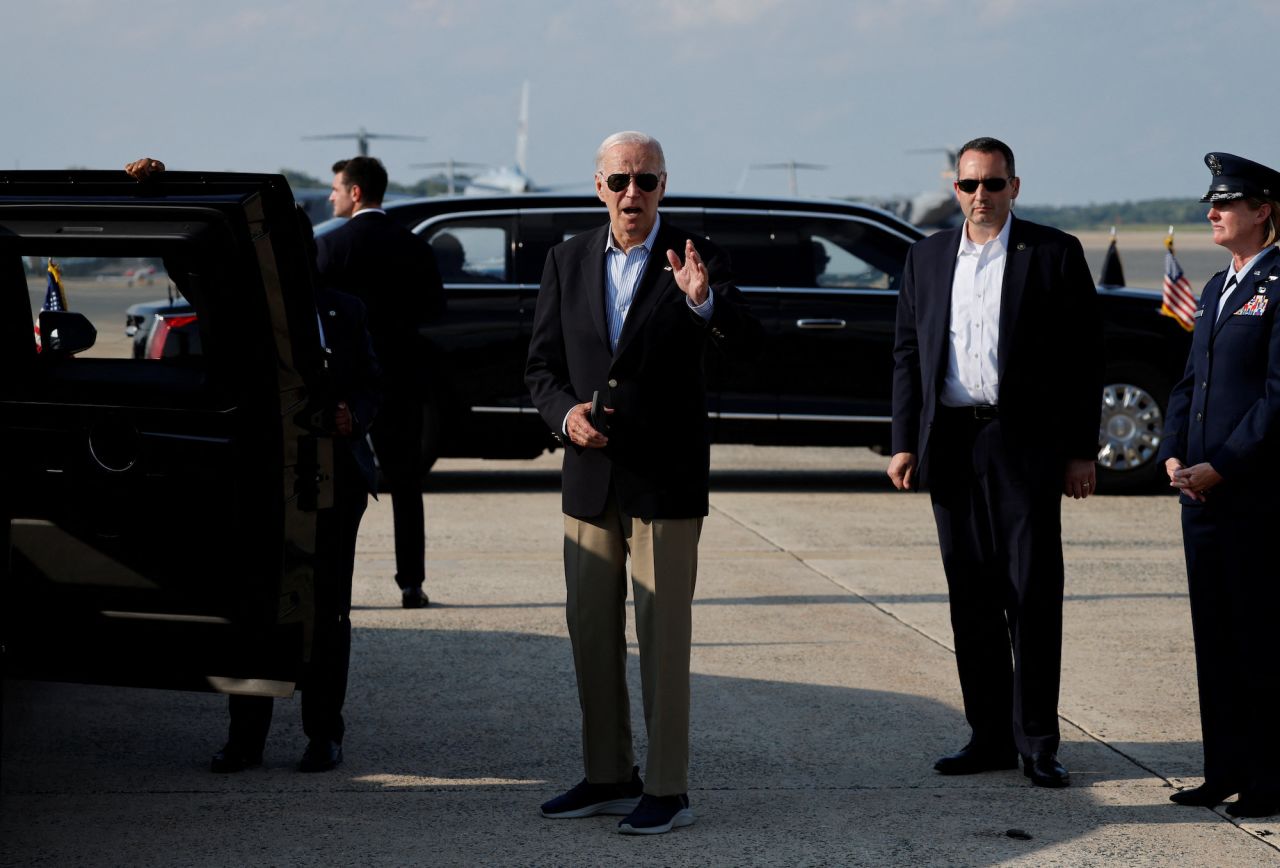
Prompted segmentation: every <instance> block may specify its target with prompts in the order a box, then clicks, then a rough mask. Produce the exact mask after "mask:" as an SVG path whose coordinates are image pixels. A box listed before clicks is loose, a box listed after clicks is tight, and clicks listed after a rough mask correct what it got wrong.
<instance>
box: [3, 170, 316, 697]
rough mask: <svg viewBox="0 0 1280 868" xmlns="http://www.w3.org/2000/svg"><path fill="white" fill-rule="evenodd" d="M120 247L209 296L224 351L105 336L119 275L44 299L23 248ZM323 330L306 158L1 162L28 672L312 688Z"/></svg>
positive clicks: (117, 308)
mask: <svg viewBox="0 0 1280 868" xmlns="http://www.w3.org/2000/svg"><path fill="white" fill-rule="evenodd" d="M112 257H121V258H124V257H147V258H150V260H151V261H160V262H163V264H164V270H165V271H166V272H167V277H168V279H170V280H172V281H173V282H174V283H175V284H176V285H177V287H178V288H179V289H180V291H181V292H182V294H183V295H184V296H185V297H186V298H187V299H188V300H189V301H190V302H191V304H192V305H193V307H194V308H195V310H196V312H197V313H198V315H199V316H198V324H199V330H200V339H201V342H202V345H203V352H202V354H200V355H196V356H190V357H184V358H158V359H135V358H132V357H131V356H132V352H131V351H130V348H129V347H128V345H127V344H126V345H125V351H124V352H123V353H122V354H120V356H119V357H103V356H104V355H106V356H110V355H111V354H110V353H105V354H104V353H103V352H101V349H102V348H101V347H98V348H96V349H95V348H94V347H93V346H92V345H93V344H94V343H95V337H94V329H93V328H92V327H91V326H92V323H91V322H90V321H89V318H87V317H86V316H85V315H84V314H82V313H79V312H78V311H79V308H78V307H77V302H81V303H83V304H85V305H86V306H87V307H89V308H93V307H94V306H95V305H96V306H97V308H98V309H99V310H100V311H101V312H102V319H103V325H102V326H101V327H99V328H98V329H97V331H98V333H99V334H102V335H104V336H105V334H106V333H107V332H108V331H109V332H110V333H111V334H112V335H114V334H116V333H117V332H118V329H119V325H118V324H119V321H120V315H121V313H122V312H123V305H121V304H118V303H115V302H113V300H112V298H111V296H110V295H109V292H110V290H109V287H110V281H104V280H103V276H102V275H99V277H98V281H99V282H98V283H96V284H95V283H90V282H88V281H86V282H85V284H84V286H83V287H82V288H81V291H78V292H77V293H74V294H71V295H72V298H71V300H70V303H69V304H68V306H69V307H70V308H72V312H70V313H67V312H61V313H53V312H37V311H39V308H40V307H41V299H42V298H43V297H44V293H45V286H46V277H45V275H44V274H43V273H39V272H37V273H36V274H34V275H29V274H28V273H27V271H26V270H24V266H26V267H27V269H30V268H31V263H33V262H44V261H45V260H46V259H48V258H52V259H53V260H54V261H55V262H56V261H67V262H76V263H81V264H83V263H90V264H92V263H94V262H96V261H98V260H110V259H111V258H112ZM101 287H108V288H107V289H102V288H101ZM69 294H70V293H69ZM104 294H105V295H104ZM104 299H105V301H104ZM33 334H36V335H38V338H39V343H38V342H37V340H36V339H34V338H33ZM96 342H98V343H105V342H106V341H105V339H97V341H96ZM318 348H319V341H318V336H317V324H316V312H315V306H314V301H313V289H312V285H311V271H310V268H309V265H308V263H307V261H306V253H305V248H304V246H303V243H302V235H301V231H300V227H299V224H298V220H297V217H296V216H295V213H294V205H293V197H292V194H291V193H290V191H289V187H288V184H287V182H286V181H285V180H284V178H282V177H278V176H269V175H231V174H196V173H186V172H166V173H165V174H164V175H163V176H162V177H161V178H160V179H159V180H155V181H150V182H147V183H144V184H138V183H136V182H134V181H133V180H131V179H128V178H127V177H126V176H125V175H124V174H123V173H122V172H61V173H53V172H11V173H0V372H2V373H0V570H2V572H0V630H2V631H3V632H2V634H0V640H2V641H3V654H4V670H5V673H6V674H7V675H14V676H19V677H31V678H45V679H56V680H70V681H84V682H94V683H106V684H130V685H139V686H150V687H169V688H179V689H195V690H218V691H222V692H230V693H248V694H267V695H287V694H288V693H290V692H291V691H292V689H293V686H294V684H295V682H296V680H297V676H298V672H299V668H300V666H301V664H302V663H303V661H304V660H305V659H306V657H307V656H308V654H309V642H310V632H311V629H310V628H311V619H312V608H313V607H312V558H313V554H314V551H315V509H316V508H317V506H322V505H324V504H325V503H326V501H327V499H328V498H329V497H331V491H326V490H325V481H326V480H328V479H329V478H330V477H331V472H332V464H331V461H332V458H331V456H332V451H331V443H329V442H328V441H326V440H324V439H323V438H322V437H317V436H313V430H318V429H315V426H314V425H313V424H312V422H313V420H315V419H316V418H317V417H316V416H315V414H314V413H313V412H312V410H313V408H312V402H311V400H310V397H311V396H313V395H316V394H317V392H316V389H315V388H310V387H312V386H314V385H316V384H318V383H319V380H318V379H317V374H318V372H319V370H320V367H319V349H318Z"/></svg>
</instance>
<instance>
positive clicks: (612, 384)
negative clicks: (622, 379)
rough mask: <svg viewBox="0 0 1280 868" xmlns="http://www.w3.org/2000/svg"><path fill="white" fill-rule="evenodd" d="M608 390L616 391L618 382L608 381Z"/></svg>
mask: <svg viewBox="0 0 1280 868" xmlns="http://www.w3.org/2000/svg"><path fill="white" fill-rule="evenodd" d="M609 388H610V389H616V388H618V381H617V380H610V381H609Z"/></svg>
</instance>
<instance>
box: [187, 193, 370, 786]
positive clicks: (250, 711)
mask: <svg viewBox="0 0 1280 868" xmlns="http://www.w3.org/2000/svg"><path fill="white" fill-rule="evenodd" d="M298 220H299V222H300V223H301V224H302V226H303V230H304V232H303V236H304V239H305V240H306V241H308V242H309V245H308V253H309V259H310V261H311V262H314V261H315V253H316V250H315V238H314V236H313V235H312V234H311V221H310V220H308V219H307V215H306V212H304V211H303V210H302V209H301V208H299V209H298ZM315 298H316V316H317V319H318V322H319V327H320V328H319V331H320V340H321V342H322V343H323V346H324V371H323V376H322V377H321V379H320V385H321V387H322V388H323V389H324V390H325V394H324V395H323V396H321V398H320V401H321V402H322V404H323V405H324V406H325V407H327V408H328V409H327V410H326V412H325V413H324V414H323V424H324V427H325V429H326V431H327V432H328V434H329V435H330V436H332V438H333V441H334V461H333V464H334V471H333V472H334V477H333V505H332V506H330V507H327V508H325V509H321V510H319V511H318V512H317V514H316V541H317V542H316V561H315V632H314V634H313V636H312V642H311V659H310V660H309V661H308V663H307V666H306V669H305V671H304V673H303V677H302V682H301V685H300V686H301V689H302V730H303V732H304V733H306V736H307V748H306V750H305V751H304V752H303V755H302V760H301V762H299V764H298V769H299V770H300V771H304V772H323V771H328V770H330V769H333V768H335V767H336V766H338V765H339V764H340V763H341V762H342V739H343V736H344V735H345V733H346V724H345V722H344V721H343V718H342V706H343V704H344V702H345V700H346V695H347V673H348V671H349V668H350V661H351V579H352V574H353V573H354V571H355V557H356V537H357V535H358V533H359V530H360V519H361V517H362V516H363V515H364V511H365V506H366V505H367V504H368V496H369V494H370V493H376V491H377V488H376V485H377V470H376V468H375V465H374V460H373V450H371V449H370V448H369V443H368V438H367V436H366V435H367V434H368V433H369V430H370V424H371V423H372V421H373V419H374V416H375V415H377V413H378V408H379V404H380V401H381V393H380V384H379V370H378V363H377V360H376V358H375V357H374V352H373V343H372V341H371V339H370V337H369V332H368V330H367V328H366V327H365V310H364V304H363V303H361V301H360V300H359V299H358V298H355V297H354V296H351V295H348V294H347V293H343V292H337V291H336V290H333V289H330V288H329V287H327V286H324V285H323V284H322V283H319V282H318V281H317V283H316V294H315ZM228 707H229V709H230V716H231V726H230V732H229V734H228V737H227V743H226V745H225V746H224V747H223V748H222V750H220V751H218V752H217V753H216V754H214V757H213V760H212V762H211V763H210V768H211V770H212V771H215V772H237V771H241V770H242V769H245V768H249V767H252V766H257V765H260V764H261V763H262V752H263V746H264V745H265V743H266V740H267V732H268V730H269V729H270V726H271V712H272V708H273V702H272V699H271V697H269V696H239V695H233V696H231V697H230V698H229V703H228Z"/></svg>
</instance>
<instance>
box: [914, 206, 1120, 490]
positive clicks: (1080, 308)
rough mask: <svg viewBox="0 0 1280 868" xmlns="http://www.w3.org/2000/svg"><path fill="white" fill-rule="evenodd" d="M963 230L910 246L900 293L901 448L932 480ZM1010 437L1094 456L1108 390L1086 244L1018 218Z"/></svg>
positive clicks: (1011, 291) (1010, 328)
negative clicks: (932, 439)
mask: <svg viewBox="0 0 1280 868" xmlns="http://www.w3.org/2000/svg"><path fill="white" fill-rule="evenodd" d="M962 232H964V227H963V226H962V227H960V228H957V229H949V230H945V231H943V232H939V233H937V234H935V235H931V236H929V237H928V238H925V239H923V240H921V241H917V242H916V243H915V244H913V245H912V246H911V249H910V251H908V253H907V263H906V267H905V269H904V271H903V277H902V288H901V290H900V291H899V293H898V317H897V336H896V342H895V346H894V371H893V430H892V449H893V452H895V453H897V452H912V453H915V455H916V461H917V472H916V476H917V480H918V482H919V485H920V486H921V487H923V486H925V485H927V484H928V476H929V435H930V431H931V430H932V428H933V421H934V416H935V413H936V411H937V408H938V403H939V396H940V395H941V393H942V386H943V382H944V380H945V378H946V374H947V361H948V354H949V347H950V329H951V283H952V278H953V277H954V274H955V267H956V254H957V252H958V251H959V249H960V234H961V233H962ZM996 359H997V362H996V363H997V369H998V374H999V377H1000V387H999V399H998V403H999V408H1000V421H1001V426H1002V429H1003V430H1004V433H1005V434H1006V437H1007V441H1008V442H1010V443H1013V444H1016V445H1019V446H1020V447H1021V448H1022V449H1023V450H1024V451H1025V452H1026V454H1027V455H1028V456H1030V457H1033V458H1037V459H1044V460H1046V461H1052V462H1058V463H1060V464H1061V465H1062V466H1063V467H1064V468H1065V465H1066V461H1067V459H1070V458H1089V459H1092V458H1096V457H1097V454H1098V424H1099V421H1100V418H1101V413H1102V408H1101V394H1102V371H1103V356H1102V324H1101V319H1100V317H1099V313H1098V297H1097V292H1096V290H1095V289H1094V285H1093V278H1092V276H1090V274H1089V266H1088V264H1087V263H1086V262H1085V258H1084V250H1083V249H1082V248H1081V246H1080V242H1079V241H1078V240H1077V239H1076V238H1075V237H1074V236H1071V235H1068V234H1066V233H1065V232H1060V231H1059V230H1057V229H1053V228H1050V227H1048V226H1041V225H1039V224H1037V223H1030V222H1028V221H1026V220H1019V219H1018V218H1017V217H1014V218H1013V225H1012V226H1011V227H1010V229H1009V250H1008V252H1007V254H1006V259H1005V267H1004V283H1003V289H1002V291H1001V296H1000V336H999V345H998V346H997V348H996Z"/></svg>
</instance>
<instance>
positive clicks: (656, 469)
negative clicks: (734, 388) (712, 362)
mask: <svg viewBox="0 0 1280 868" xmlns="http://www.w3.org/2000/svg"><path fill="white" fill-rule="evenodd" d="M609 231H610V229H609V225H608V224H605V225H604V226H602V227H601V228H600V229H597V230H595V231H593V232H584V233H582V234H580V235H577V236H575V237H574V238H571V239H569V240H568V241H565V242H564V243H562V244H559V245H557V246H555V247H553V248H552V249H551V251H550V253H548V254H547V261H546V266H545V267H544V269H543V272H542V286H541V289H540V290H539V292H538V305H537V310H536V311H535V313H534V320H533V335H532V338H531V340H530V343H529V358H528V364H527V367H526V369H525V383H526V384H527V385H528V387H529V392H530V394H531V395H532V397H533V403H534V406H535V407H537V409H538V412H539V413H540V414H541V415H542V418H543V420H544V421H545V422H546V423H547V425H548V426H549V427H550V428H551V430H552V431H554V432H556V434H557V435H559V434H560V432H561V426H562V425H563V423H564V418H565V415H566V414H567V413H568V412H569V410H570V409H571V408H572V407H573V406H574V405H575V404H580V403H583V402H586V401H590V400H591V396H592V393H593V392H595V391H599V392H600V393H601V395H602V396H604V399H605V405H606V406H609V407H612V408H613V409H614V413H613V415H612V416H610V417H609V431H608V432H607V436H608V437H609V445H608V446H606V447H605V448H604V449H582V448H580V447H578V446H575V445H573V444H572V443H566V445H565V456H564V470H563V509H564V512H565V514H566V515H571V516H574V517H577V518H591V517H593V516H596V515H599V514H600V513H601V512H603V511H604V508H605V504H606V498H607V496H608V492H609V487H610V484H611V483H612V485H613V486H614V488H615V490H616V493H617V496H618V499H619V501H620V503H621V505H622V507H623V509H624V510H626V512H627V513H628V514H629V515H632V516H636V517H638V518H643V519H653V518H696V517H698V516H704V515H706V514H707V506H708V501H707V482H708V475H709V465H710V439H709V434H708V425H707V398H706V387H705V385H704V380H703V370H702V364H703V352H704V349H705V347H706V345H707V343H708V342H709V341H710V342H713V343H714V344H716V345H717V347H719V348H720V349H721V350H723V351H725V352H728V353H733V352H735V351H736V350H741V351H743V352H744V353H745V352H747V351H748V349H749V347H750V346H751V345H753V344H754V343H755V340H756V336H757V333H758V330H759V323H757V322H756V321H755V320H754V319H753V318H752V317H751V315H750V314H749V313H748V312H747V311H746V309H745V305H744V303H743V301H742V296H741V294H740V293H739V292H738V290H737V288H736V287H734V286H733V283H732V277H731V275H730V272H729V263H728V258H727V257H726V256H725V255H724V253H722V252H721V251H720V250H719V249H717V248H716V247H715V246H714V245H712V244H711V243H710V242H709V241H707V240H705V239H700V238H697V237H696V236H694V235H691V234H689V233H686V232H683V231H681V230H680V229H678V228H676V227H674V226H672V225H671V224H670V223H668V222H667V221H666V220H663V221H662V224H661V225H660V226H659V228H658V235H657V237H656V238H655V240H654V245H653V249H652V250H651V251H650V253H649V259H648V263H647V265H646V266H645V271H644V274H643V275H642V276H641V278H640V281H639V283H638V284H637V285H636V291H635V296H634V299H633V301H632V303H631V308H630V310H629V311H628V312H627V318H626V320H625V322H624V323H623V328H622V333H621V335H620V336H619V338H618V348H617V350H616V351H612V350H610V348H609V330H608V325H607V320H606V317H605V242H606V240H607V238H608V233H609ZM688 238H693V239H694V244H695V245H696V247H697V249H698V254H699V255H700V256H701V257H702V259H703V261H704V262H705V263H706V266H707V271H708V273H709V275H710V281H711V288H712V292H713V293H714V296H715V307H714V309H713V313H712V315H711V319H710V321H709V322H708V321H704V320H703V319H702V317H700V316H698V314H696V313H694V312H693V311H692V310H691V309H690V308H689V304H688V299H687V298H686V296H685V295H684V293H683V292H681V291H680V288H679V287H678V286H677V285H676V282H675V277H674V276H673V275H672V272H671V266H670V263H669V262H668V261H667V250H675V251H676V252H677V253H678V254H680V256H681V257H682V258H683V255H684V247H685V240H686V239H688Z"/></svg>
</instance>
